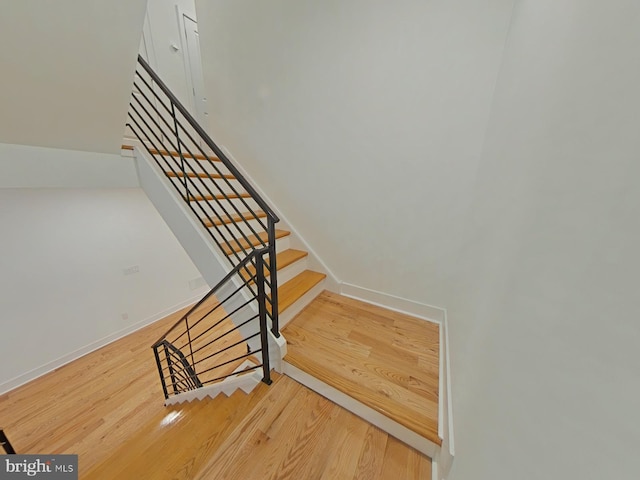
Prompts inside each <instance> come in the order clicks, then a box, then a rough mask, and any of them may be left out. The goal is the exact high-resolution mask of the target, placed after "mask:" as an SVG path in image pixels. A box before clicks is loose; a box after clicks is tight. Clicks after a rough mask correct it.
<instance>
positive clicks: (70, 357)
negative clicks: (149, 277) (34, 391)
mask: <svg viewBox="0 0 640 480" xmlns="http://www.w3.org/2000/svg"><path fill="white" fill-rule="evenodd" d="M208 289H209V287H203V289H202V293H201V294H199V295H196V296H194V297H191V298H189V299H188V300H185V301H184V302H180V303H178V304H177V305H174V306H172V307H169V308H167V309H165V310H163V311H161V312H158V313H157V314H155V315H152V316H150V317H147V318H145V319H144V320H141V321H139V322H136V323H134V324H133V325H130V326H128V327H126V328H123V329H122V330H118V331H117V332H114V333H112V334H110V335H107V336H106V337H103V338H101V339H99V340H96V341H95V342H91V343H90V344H88V345H85V346H84V347H81V348H79V349H77V350H74V351H73V352H70V353H67V354H66V355H63V356H61V357H58V358H56V359H55V360H52V361H51V362H48V363H45V364H44V365H41V366H39V367H36V368H33V369H31V370H29V371H28V372H25V373H23V374H21V375H18V376H17V377H14V378H12V379H11V380H7V381H6V382H3V383H0V395H2V394H5V393H7V392H9V391H11V390H13V389H15V388H18V387H20V386H22V385H24V384H25V383H29V382H30V381H32V380H35V379H36V378H38V377H41V376H43V375H46V374H47V373H49V372H51V371H53V370H55V369H57V368H60V367H62V366H63V365H66V364H67V363H71V362H73V361H74V360H77V359H78V358H80V357H83V356H85V355H87V354H88V353H91V352H93V351H95V350H98V349H99V348H102V347H104V346H106V345H108V344H110V343H112V342H115V341H116V340H119V339H120V338H122V337H126V336H127V335H129V334H131V333H133V332H135V331H137V330H140V329H141V328H144V327H146V326H147V325H150V324H151V323H154V322H157V321H158V320H161V319H163V318H165V317H166V316H168V315H171V314H172V313H175V312H177V311H178V310H180V309H181V308H184V307H187V306H189V305H191V304H193V303H195V302H197V301H198V300H200V299H201V298H202V297H203V296H204V294H205V293H206V292H207V291H208ZM149 348H151V346H149Z"/></svg>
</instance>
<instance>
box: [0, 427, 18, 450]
mask: <svg viewBox="0 0 640 480" xmlns="http://www.w3.org/2000/svg"><path fill="white" fill-rule="evenodd" d="M0 447H2V449H3V450H4V452H5V453H6V454H8V455H15V453H16V451H15V450H14V448H13V446H12V445H11V442H10V441H9V439H8V438H7V435H6V434H5V433H4V430H3V429H1V428H0Z"/></svg>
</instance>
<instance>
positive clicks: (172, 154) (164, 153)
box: [120, 145, 221, 162]
mask: <svg viewBox="0 0 640 480" xmlns="http://www.w3.org/2000/svg"><path fill="white" fill-rule="evenodd" d="M120 148H121V150H133V145H122V146H121V147H120ZM149 151H150V152H151V155H161V156H169V157H175V158H180V154H179V153H178V152H174V151H171V150H157V149H155V148H150V149H149ZM182 156H183V157H184V158H193V159H195V160H205V161H206V160H211V161H212V162H220V161H221V160H220V159H219V158H218V157H216V156H215V155H213V154H212V155H211V156H209V158H207V157H205V156H204V155H201V154H199V153H196V154H195V155H191V154H190V153H187V152H183V153H182Z"/></svg>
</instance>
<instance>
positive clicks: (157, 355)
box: [153, 345, 169, 400]
mask: <svg viewBox="0 0 640 480" xmlns="http://www.w3.org/2000/svg"><path fill="white" fill-rule="evenodd" d="M164 348H165V353H166V349H167V347H164ZM153 353H154V354H155V356H156V365H158V373H159V374H160V383H162V392H163V393H164V399H165V400H166V399H167V398H169V392H167V382H165V381H164V375H162V364H161V363H160V354H158V346H157V345H154V346H153Z"/></svg>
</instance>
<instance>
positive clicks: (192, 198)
mask: <svg viewBox="0 0 640 480" xmlns="http://www.w3.org/2000/svg"><path fill="white" fill-rule="evenodd" d="M225 195H226V198H228V199H229V200H233V199H236V198H251V194H249V193H246V192H242V193H239V194H237V193H226V194H225ZM225 195H222V194H221V193H219V194H217V195H191V194H189V201H190V202H211V201H213V200H214V199H215V200H226V198H225Z"/></svg>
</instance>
